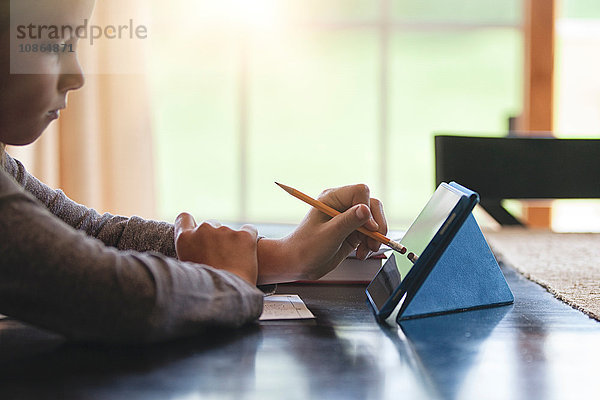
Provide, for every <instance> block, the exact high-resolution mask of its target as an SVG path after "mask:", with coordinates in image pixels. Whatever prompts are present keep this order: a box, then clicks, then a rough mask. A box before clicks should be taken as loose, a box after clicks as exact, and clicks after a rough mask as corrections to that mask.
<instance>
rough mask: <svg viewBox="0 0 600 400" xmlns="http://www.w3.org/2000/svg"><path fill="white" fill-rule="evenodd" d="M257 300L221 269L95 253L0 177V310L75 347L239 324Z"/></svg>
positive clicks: (88, 241)
mask: <svg viewBox="0 0 600 400" xmlns="http://www.w3.org/2000/svg"><path fill="white" fill-rule="evenodd" d="M262 298H263V296H262V293H261V292H260V291H259V290H258V289H256V288H255V287H253V286H252V285H249V284H248V283H247V282H245V281H244V280H243V279H241V278H239V277H238V276H236V275H234V274H231V273H228V272H226V271H222V270H217V269H213V268H211V267H209V266H205V265H200V264H194V263H187V262H179V261H177V260H176V259H173V258H170V257H167V256H165V255H163V254H160V253H156V252H149V253H139V252H134V251H119V250H117V249H115V248H112V247H108V246H105V245H104V243H102V242H101V241H99V240H97V239H94V238H90V237H88V236H86V235H85V234H84V233H83V232H80V231H77V230H75V229H73V228H72V227H70V226H68V225H67V224H65V223H64V222H62V221H61V220H59V219H58V218H56V217H55V216H53V215H52V214H50V213H49V212H48V211H47V210H46V209H45V208H44V207H43V206H42V205H40V204H39V203H38V202H37V201H36V200H35V199H34V198H33V197H31V196H30V195H29V194H28V193H25V192H24V191H23V190H22V189H21V188H20V187H19V186H18V185H17V184H16V183H14V182H13V181H12V179H10V177H8V175H6V174H5V173H4V172H3V171H1V170H0V313H3V314H6V315H9V316H12V317H15V318H17V319H20V320H22V321H25V322H29V323H32V324H35V325H38V326H41V327H44V328H47V329H50V330H53V331H56V332H59V333H62V334H64V335H65V336H67V337H69V338H71V339H75V340H85V341H103V342H122V343H134V342H155V341H163V340H168V339H172V338H176V337H182V336H189V335H194V334H199V333H201V332H202V331H204V330H205V329H206V328H209V327H238V326H240V325H243V324H244V323H246V322H249V321H251V320H254V319H256V318H257V317H258V316H259V315H260V313H261V311H262V301H263V300H262Z"/></svg>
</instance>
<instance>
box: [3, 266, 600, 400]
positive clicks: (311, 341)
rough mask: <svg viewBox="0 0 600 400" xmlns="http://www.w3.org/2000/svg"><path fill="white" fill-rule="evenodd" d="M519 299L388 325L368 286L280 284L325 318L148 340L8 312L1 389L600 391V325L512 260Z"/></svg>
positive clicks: (271, 393) (77, 395)
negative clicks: (112, 340)
mask: <svg viewBox="0 0 600 400" xmlns="http://www.w3.org/2000/svg"><path fill="white" fill-rule="evenodd" d="M503 270H504V272H505V275H506V278H507V280H508V282H509V284H510V287H511V289H512V290H513V292H514V295H515V304H514V305H511V306H504V307H498V308H492V309H485V310H477V311H468V312H463V313H456V314H450V315H446V316H438V317H430V318H422V319H418V320H411V321H408V322H406V323H404V325H403V328H402V330H399V329H396V328H390V327H385V326H381V325H378V324H377V323H376V322H375V319H374V318H373V315H372V313H371V311H370V309H369V308H368V305H367V303H366V301H365V294H364V289H365V288H364V286H362V285H315V284H312V285H308V284H305V285H301V284H286V285H280V286H279V289H278V292H279V293H283V294H299V295H300V296H301V297H302V299H303V300H304V301H305V303H306V304H307V306H308V308H309V309H310V310H311V311H312V312H313V313H314V315H315V316H316V319H315V320H297V321H269V322H260V323H256V324H251V325H248V326H246V327H244V328H242V329H239V330H237V331H233V332H232V331H214V332H210V333H208V334H206V335H204V336H199V337H195V338H190V339H186V340H180V341H176V342H171V343H165V344H159V345H152V346H140V347H114V346H112V347H109V346H98V345H84V344H76V343H69V342H66V341H65V340H64V339H63V338H61V337H60V336H58V335H55V334H52V333H49V332H45V331H42V330H39V329H36V328H33V327H31V326H27V325H25V324H23V323H20V322H18V321H15V320H11V319H6V320H2V321H0V398H2V399H44V398H60V399H83V398H85V399H127V400H133V399H205V398H209V399H310V398H315V399H336V398H340V399H419V398H444V399H483V398H485V399H492V398H499V399H563V398H565V399H566V398H598V396H599V393H600V379H598V371H600V368H599V366H600V324H599V323H598V322H596V321H594V320H592V319H590V318H588V317H587V316H585V315H584V314H582V313H581V312H579V311H576V310H574V309H572V308H570V307H569V306H567V305H565V304H563V303H562V302H560V301H558V300H556V299H555V298H554V297H553V296H552V295H551V294H549V293H547V292H546V291H545V290H544V289H542V288H541V287H540V286H538V285H536V284H534V283H532V282H530V281H528V280H527V279H525V278H523V277H522V276H520V275H519V274H517V273H516V272H514V271H513V270H512V269H510V268H506V267H504V266H503Z"/></svg>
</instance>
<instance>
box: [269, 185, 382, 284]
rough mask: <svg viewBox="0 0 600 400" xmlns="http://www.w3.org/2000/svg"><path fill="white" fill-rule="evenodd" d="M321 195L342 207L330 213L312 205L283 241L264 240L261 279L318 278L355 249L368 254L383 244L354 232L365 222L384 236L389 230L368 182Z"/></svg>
mask: <svg viewBox="0 0 600 400" xmlns="http://www.w3.org/2000/svg"><path fill="white" fill-rule="evenodd" d="M319 200H320V201H322V202H323V203H325V204H327V205H329V206H330V207H333V208H335V209H336V210H338V211H343V212H342V213H341V214H340V215H338V216H336V217H334V218H330V217H328V216H327V215H325V214H324V213H322V212H320V211H318V210H316V209H314V208H312V209H311V210H310V211H309V212H308V214H307V215H306V217H305V218H304V220H303V221H302V222H301V223H300V226H298V228H297V229H296V230H295V231H294V232H293V233H292V234H291V235H289V236H287V237H285V238H283V239H279V240H272V239H263V240H261V241H260V243H259V250H258V251H259V252H258V257H259V278H258V281H259V283H271V282H277V281H279V282H282V281H290V280H298V279H310V280H313V279H318V278H320V277H321V276H323V275H325V274H326V273H328V272H329V271H331V270H332V269H334V268H335V267H337V266H338V265H339V263H340V262H342V260H344V259H345V258H346V257H347V256H348V254H350V253H351V252H352V250H354V249H357V252H356V254H357V256H358V257H359V258H363V259H364V258H366V257H367V256H368V255H369V253H370V252H371V251H377V250H378V249H379V247H380V243H379V242H377V241H376V240H374V239H371V238H368V237H366V236H365V235H363V234H361V233H359V232H355V230H356V228H358V227H360V226H364V227H365V228H367V229H368V230H370V231H377V232H379V233H381V234H383V235H385V234H386V233H387V222H386V220H385V216H384V213H383V206H382V204H381V202H380V201H379V200H377V199H374V198H371V197H370V192H369V188H368V187H367V186H366V185H352V186H344V187H340V188H336V189H330V190H326V191H324V192H323V193H321V195H320V196H319Z"/></svg>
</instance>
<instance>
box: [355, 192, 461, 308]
mask: <svg viewBox="0 0 600 400" xmlns="http://www.w3.org/2000/svg"><path fill="white" fill-rule="evenodd" d="M461 196H462V194H460V193H458V192H456V191H455V190H454V189H453V188H452V187H450V186H448V185H447V184H444V183H442V184H441V185H440V186H439V187H438V188H437V190H436V191H435V193H434V194H433V195H432V196H431V199H429V201H428V202H427V204H426V205H425V208H423V210H422V211H421V213H420V214H419V216H418V217H417V219H416V220H415V221H414V222H413V224H412V225H411V227H410V228H409V229H408V231H407V232H406V234H405V235H404V238H402V244H403V245H404V246H406V248H407V249H408V251H409V252H412V253H413V254H415V255H417V256H419V255H421V253H422V252H423V250H425V248H426V247H427V245H428V244H429V242H430V241H431V239H433V237H434V236H435V234H436V233H437V231H438V230H439V229H440V228H441V226H442V224H443V223H444V221H446V218H448V216H449V215H450V213H451V212H452V210H453V209H454V207H455V206H456V204H457V203H458V201H459V200H460V198H461ZM394 259H395V262H394V261H393V260H394ZM412 266H413V263H412V262H411V261H410V260H409V259H408V258H407V257H406V255H402V254H400V253H398V252H394V257H392V258H390V260H389V261H388V262H387V263H385V265H384V267H383V268H382V269H381V270H380V271H379V272H378V273H377V275H376V276H375V278H373V280H372V281H371V283H370V284H369V287H368V288H367V291H368V292H369V295H370V296H371V299H372V300H373V302H374V303H375V305H376V306H377V309H378V310H381V307H383V305H384V304H385V302H386V301H387V300H388V299H389V297H390V296H391V295H392V293H393V292H394V290H395V289H396V288H397V287H398V285H400V283H401V282H402V280H403V279H404V278H405V277H406V275H407V274H408V272H409V271H410V269H411V268H412Z"/></svg>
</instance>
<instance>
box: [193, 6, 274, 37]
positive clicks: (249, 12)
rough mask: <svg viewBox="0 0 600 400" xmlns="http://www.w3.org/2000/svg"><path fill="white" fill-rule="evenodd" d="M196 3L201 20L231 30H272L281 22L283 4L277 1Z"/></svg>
mask: <svg viewBox="0 0 600 400" xmlns="http://www.w3.org/2000/svg"><path fill="white" fill-rule="evenodd" d="M199 3H201V4H198V3H196V6H195V7H194V8H195V11H196V12H195V14H196V15H197V16H199V17H200V19H208V20H211V21H212V22H213V23H214V22H218V23H219V24H222V25H226V26H228V27H230V28H246V29H252V30H272V29H275V28H277V27H278V25H279V24H280V22H281V17H282V12H281V11H282V10H281V2H280V1H277V0H251V1H250V0H220V1H202V2H199Z"/></svg>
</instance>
